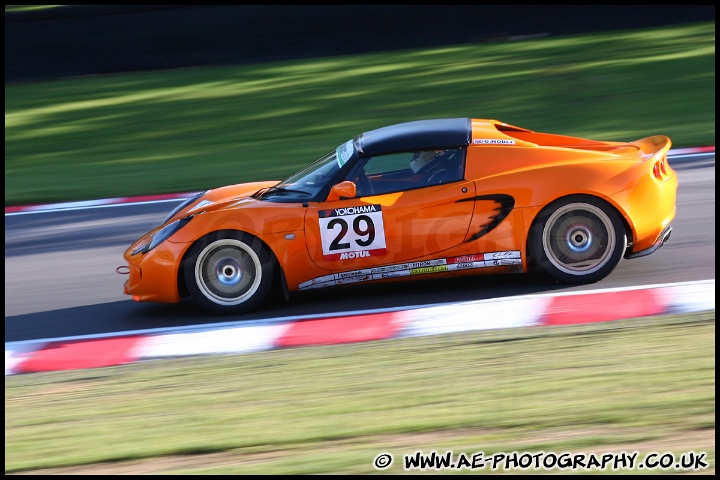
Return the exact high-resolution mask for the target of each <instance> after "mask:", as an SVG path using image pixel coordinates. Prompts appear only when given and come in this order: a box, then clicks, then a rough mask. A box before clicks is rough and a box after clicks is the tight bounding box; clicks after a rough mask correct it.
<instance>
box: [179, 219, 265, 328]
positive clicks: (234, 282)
mask: <svg viewBox="0 0 720 480" xmlns="http://www.w3.org/2000/svg"><path fill="white" fill-rule="evenodd" d="M183 274H184V276H185V283H186V285H187V288H188V291H189V292H190V295H191V296H192V297H193V299H194V300H195V301H196V302H197V303H198V304H199V305H200V306H202V307H203V308H205V309H206V310H209V311H211V312H213V313H217V314H220V315H233V314H239V313H244V312H247V311H249V310H252V309H253V308H255V307H257V306H258V305H259V304H260V303H261V302H262V301H263V299H264V298H265V297H266V296H267V294H268V292H269V291H270V287H271V284H272V280H273V262H272V256H271V254H270V252H269V250H268V248H267V247H266V246H265V245H263V244H262V243H261V242H260V240H258V239H257V238H255V237H252V236H250V235H247V234H244V233H241V232H218V233H214V234H211V235H208V236H206V237H204V238H203V239H202V240H200V241H198V242H197V243H195V244H194V245H193V246H192V247H191V249H190V251H189V254H188V257H187V261H186V262H185V266H184V271H183Z"/></svg>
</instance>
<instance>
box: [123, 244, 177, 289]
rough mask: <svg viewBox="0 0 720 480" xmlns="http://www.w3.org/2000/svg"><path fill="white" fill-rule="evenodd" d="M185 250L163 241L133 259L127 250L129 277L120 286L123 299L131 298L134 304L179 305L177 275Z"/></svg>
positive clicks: (131, 249)
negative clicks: (121, 286) (125, 296)
mask: <svg viewBox="0 0 720 480" xmlns="http://www.w3.org/2000/svg"><path fill="white" fill-rule="evenodd" d="M187 247H188V245H187V244H184V243H173V242H168V241H165V242H163V243H162V244H160V245H158V246H157V247H155V248H154V249H152V250H151V251H149V252H147V253H144V254H143V253H138V254H136V255H133V254H132V252H133V247H131V248H129V249H128V250H126V251H125V254H124V258H125V261H126V262H127V265H128V266H127V268H128V270H129V272H128V275H129V277H128V279H127V281H126V282H125V284H124V286H123V292H124V293H125V295H131V296H132V299H133V300H134V301H136V302H160V303H177V302H179V301H180V300H181V299H182V298H181V296H180V289H179V282H178V274H179V272H180V264H181V261H182V258H183V255H184V252H185V250H186V248H187Z"/></svg>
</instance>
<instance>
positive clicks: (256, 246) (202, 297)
mask: <svg viewBox="0 0 720 480" xmlns="http://www.w3.org/2000/svg"><path fill="white" fill-rule="evenodd" d="M222 240H235V241H239V242H242V243H244V244H245V245H246V246H247V247H249V248H250V249H251V250H252V251H253V252H254V253H255V255H257V257H258V259H259V262H260V269H259V271H260V272H261V278H260V283H259V285H258V286H257V288H256V289H255V291H254V292H253V293H252V294H251V295H250V296H249V297H248V298H246V299H245V300H244V301H242V302H240V303H236V304H232V305H226V304H221V303H217V302H216V301H214V300H213V299H212V298H210V297H208V296H207V295H206V294H205V293H204V292H203V289H202V288H200V287H199V286H198V284H197V280H196V278H195V269H196V268H197V262H198V260H199V256H200V254H201V253H202V252H203V250H205V248H207V247H208V246H210V245H212V244H214V243H216V242H218V241H222ZM183 275H184V278H185V285H186V287H187V290H188V292H189V293H190V296H191V297H192V298H193V300H195V302H196V303H197V304H198V305H200V306H201V307H202V308H204V309H205V310H208V311H210V312H212V313H215V314H219V315H236V314H240V313H245V312H248V311H250V310H252V309H254V308H255V307H257V306H258V305H259V304H260V303H262V301H263V300H264V299H265V298H266V297H267V295H268V293H269V291H270V288H271V285H272V277H273V262H272V255H271V254H270V251H269V249H268V248H267V247H266V246H265V245H264V244H263V243H262V242H261V241H260V240H259V239H258V238H257V237H254V236H252V235H249V234H246V233H243V232H239V231H233V230H223V231H218V232H213V233H211V234H208V235H206V236H205V237H203V238H201V239H199V240H197V241H196V242H195V243H194V244H193V245H192V247H190V249H189V250H188V255H187V257H186V261H185V262H184V263H183Z"/></svg>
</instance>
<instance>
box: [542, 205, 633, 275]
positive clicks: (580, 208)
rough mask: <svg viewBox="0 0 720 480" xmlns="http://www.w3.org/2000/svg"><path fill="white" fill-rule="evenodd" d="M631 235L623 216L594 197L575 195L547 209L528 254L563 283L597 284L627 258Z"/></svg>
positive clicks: (544, 211) (543, 269) (543, 212)
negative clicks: (627, 231) (628, 236)
mask: <svg viewBox="0 0 720 480" xmlns="http://www.w3.org/2000/svg"><path fill="white" fill-rule="evenodd" d="M626 247H627V236H626V233H625V228H624V224H623V221H622V218H621V217H620V214H619V213H618V212H617V211H616V210H615V209H614V208H613V207H612V206H610V205H608V204H607V203H606V202H604V201H602V200H600V199H598V198H595V197H590V196H584V195H583V196H572V197H566V198H563V199H560V200H557V201H555V202H553V203H551V204H550V205H548V206H547V207H545V208H544V209H543V210H542V211H541V212H540V214H539V215H538V217H537V218H536V219H535V222H533V225H532V227H531V230H530V236H529V245H528V251H529V252H530V256H531V260H532V262H533V263H534V264H535V265H536V266H537V267H539V268H540V269H541V270H542V271H543V272H545V273H546V274H548V275H550V276H551V277H552V278H554V279H556V280H559V281H560V282H563V283H569V284H583V283H594V282H597V281H599V280H602V279H603V278H605V277H607V276H608V275H609V274H610V272H612V271H613V270H614V269H615V267H617V265H618V263H620V260H621V259H622V257H623V254H624V252H625V249H626Z"/></svg>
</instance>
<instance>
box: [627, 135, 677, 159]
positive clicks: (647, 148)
mask: <svg viewBox="0 0 720 480" xmlns="http://www.w3.org/2000/svg"><path fill="white" fill-rule="evenodd" d="M630 145H635V146H636V147H637V148H638V150H639V154H640V155H642V157H643V160H644V161H647V160H651V159H655V160H660V159H661V158H662V157H665V156H667V153H668V151H670V147H672V141H671V140H670V138H669V137H666V136H665V135H653V136H652V137H645V138H641V139H640V140H635V141H634V142H630Z"/></svg>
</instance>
